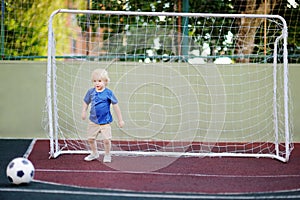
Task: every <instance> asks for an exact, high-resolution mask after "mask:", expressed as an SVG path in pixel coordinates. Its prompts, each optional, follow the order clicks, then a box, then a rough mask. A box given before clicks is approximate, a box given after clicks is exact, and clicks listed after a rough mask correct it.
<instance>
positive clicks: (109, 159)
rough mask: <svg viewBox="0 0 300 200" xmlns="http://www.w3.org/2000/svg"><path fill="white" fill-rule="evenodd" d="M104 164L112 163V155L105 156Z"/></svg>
mask: <svg viewBox="0 0 300 200" xmlns="http://www.w3.org/2000/svg"><path fill="white" fill-rule="evenodd" d="M103 162H105V163H110V162H111V155H110V154H109V155H104V158H103Z"/></svg>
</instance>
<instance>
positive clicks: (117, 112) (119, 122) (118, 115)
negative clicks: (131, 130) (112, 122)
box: [113, 103, 125, 128]
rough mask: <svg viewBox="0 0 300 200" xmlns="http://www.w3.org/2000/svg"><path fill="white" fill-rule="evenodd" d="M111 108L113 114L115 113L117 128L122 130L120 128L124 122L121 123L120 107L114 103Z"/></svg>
mask: <svg viewBox="0 0 300 200" xmlns="http://www.w3.org/2000/svg"><path fill="white" fill-rule="evenodd" d="M113 108H114V112H115V113H116V115H117V118H118V124H119V127H120V128H122V127H123V126H124V124H125V122H124V121H123V118H122V113H121V110H120V107H119V105H118V104H117V103H116V104H113Z"/></svg>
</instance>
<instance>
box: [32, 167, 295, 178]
mask: <svg viewBox="0 0 300 200" xmlns="http://www.w3.org/2000/svg"><path fill="white" fill-rule="evenodd" d="M36 171H38V172H58V173H60V172H61V173H107V174H143V175H160V176H193V177H218V178H219V177H221V178H293V177H295V178H298V177H300V174H290V175H288V174H283V175H250V176H249V175H222V174H194V173H191V174H187V173H166V172H138V171H108V170H68V169H36Z"/></svg>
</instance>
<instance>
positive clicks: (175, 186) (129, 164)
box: [29, 140, 300, 194]
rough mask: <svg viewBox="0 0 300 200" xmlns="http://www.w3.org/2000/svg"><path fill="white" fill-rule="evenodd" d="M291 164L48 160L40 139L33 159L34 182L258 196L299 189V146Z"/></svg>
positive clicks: (161, 159) (151, 159)
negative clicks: (252, 194) (265, 193)
mask: <svg viewBox="0 0 300 200" xmlns="http://www.w3.org/2000/svg"><path fill="white" fill-rule="evenodd" d="M294 145H295V149H294V150H293V152H292V155H291V157H290V161H289V162H288V163H283V162H280V161H278V160H273V159H270V158H229V157H226V158H209V157H205V158H193V157H185V158H176V159H175V158H167V157H142V156H140V157H125V156H115V157H113V162H112V163H109V164H104V163H102V161H101V160H96V161H92V162H86V161H84V160H83V158H84V157H85V156H86V155H62V156H60V157H58V158H56V159H48V157H49V154H48V152H49V142H48V141H46V140H37V141H36V143H35V145H34V146H33V149H32V152H31V153H30V155H29V159H30V160H31V161H32V162H33V164H34V166H35V168H36V173H35V180H39V181H45V182H53V183H58V184H64V185H72V186H80V187H92V188H101V189H116V190H128V191H136V192H165V193H166V192H176V193H209V194H221V193H222V194H223V193H258V192H275V191H286V190H297V189H298V190H299V189H300V144H294Z"/></svg>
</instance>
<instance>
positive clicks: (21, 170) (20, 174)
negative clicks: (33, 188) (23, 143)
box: [6, 158, 34, 185]
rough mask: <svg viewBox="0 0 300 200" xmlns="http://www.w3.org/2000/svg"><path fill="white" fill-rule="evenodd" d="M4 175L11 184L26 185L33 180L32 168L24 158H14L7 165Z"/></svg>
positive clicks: (29, 162)
mask: <svg viewBox="0 0 300 200" xmlns="http://www.w3.org/2000/svg"><path fill="white" fill-rule="evenodd" d="M6 175H7V178H8V180H9V181H10V182H11V183H12V184H16V185H19V184H28V183H30V182H31V181H32V179H33V176H34V166H33V164H32V163H31V161H30V160H28V159H26V158H15V159H13V160H12V161H11V162H10V163H9V164H8V165H7V168H6Z"/></svg>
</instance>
